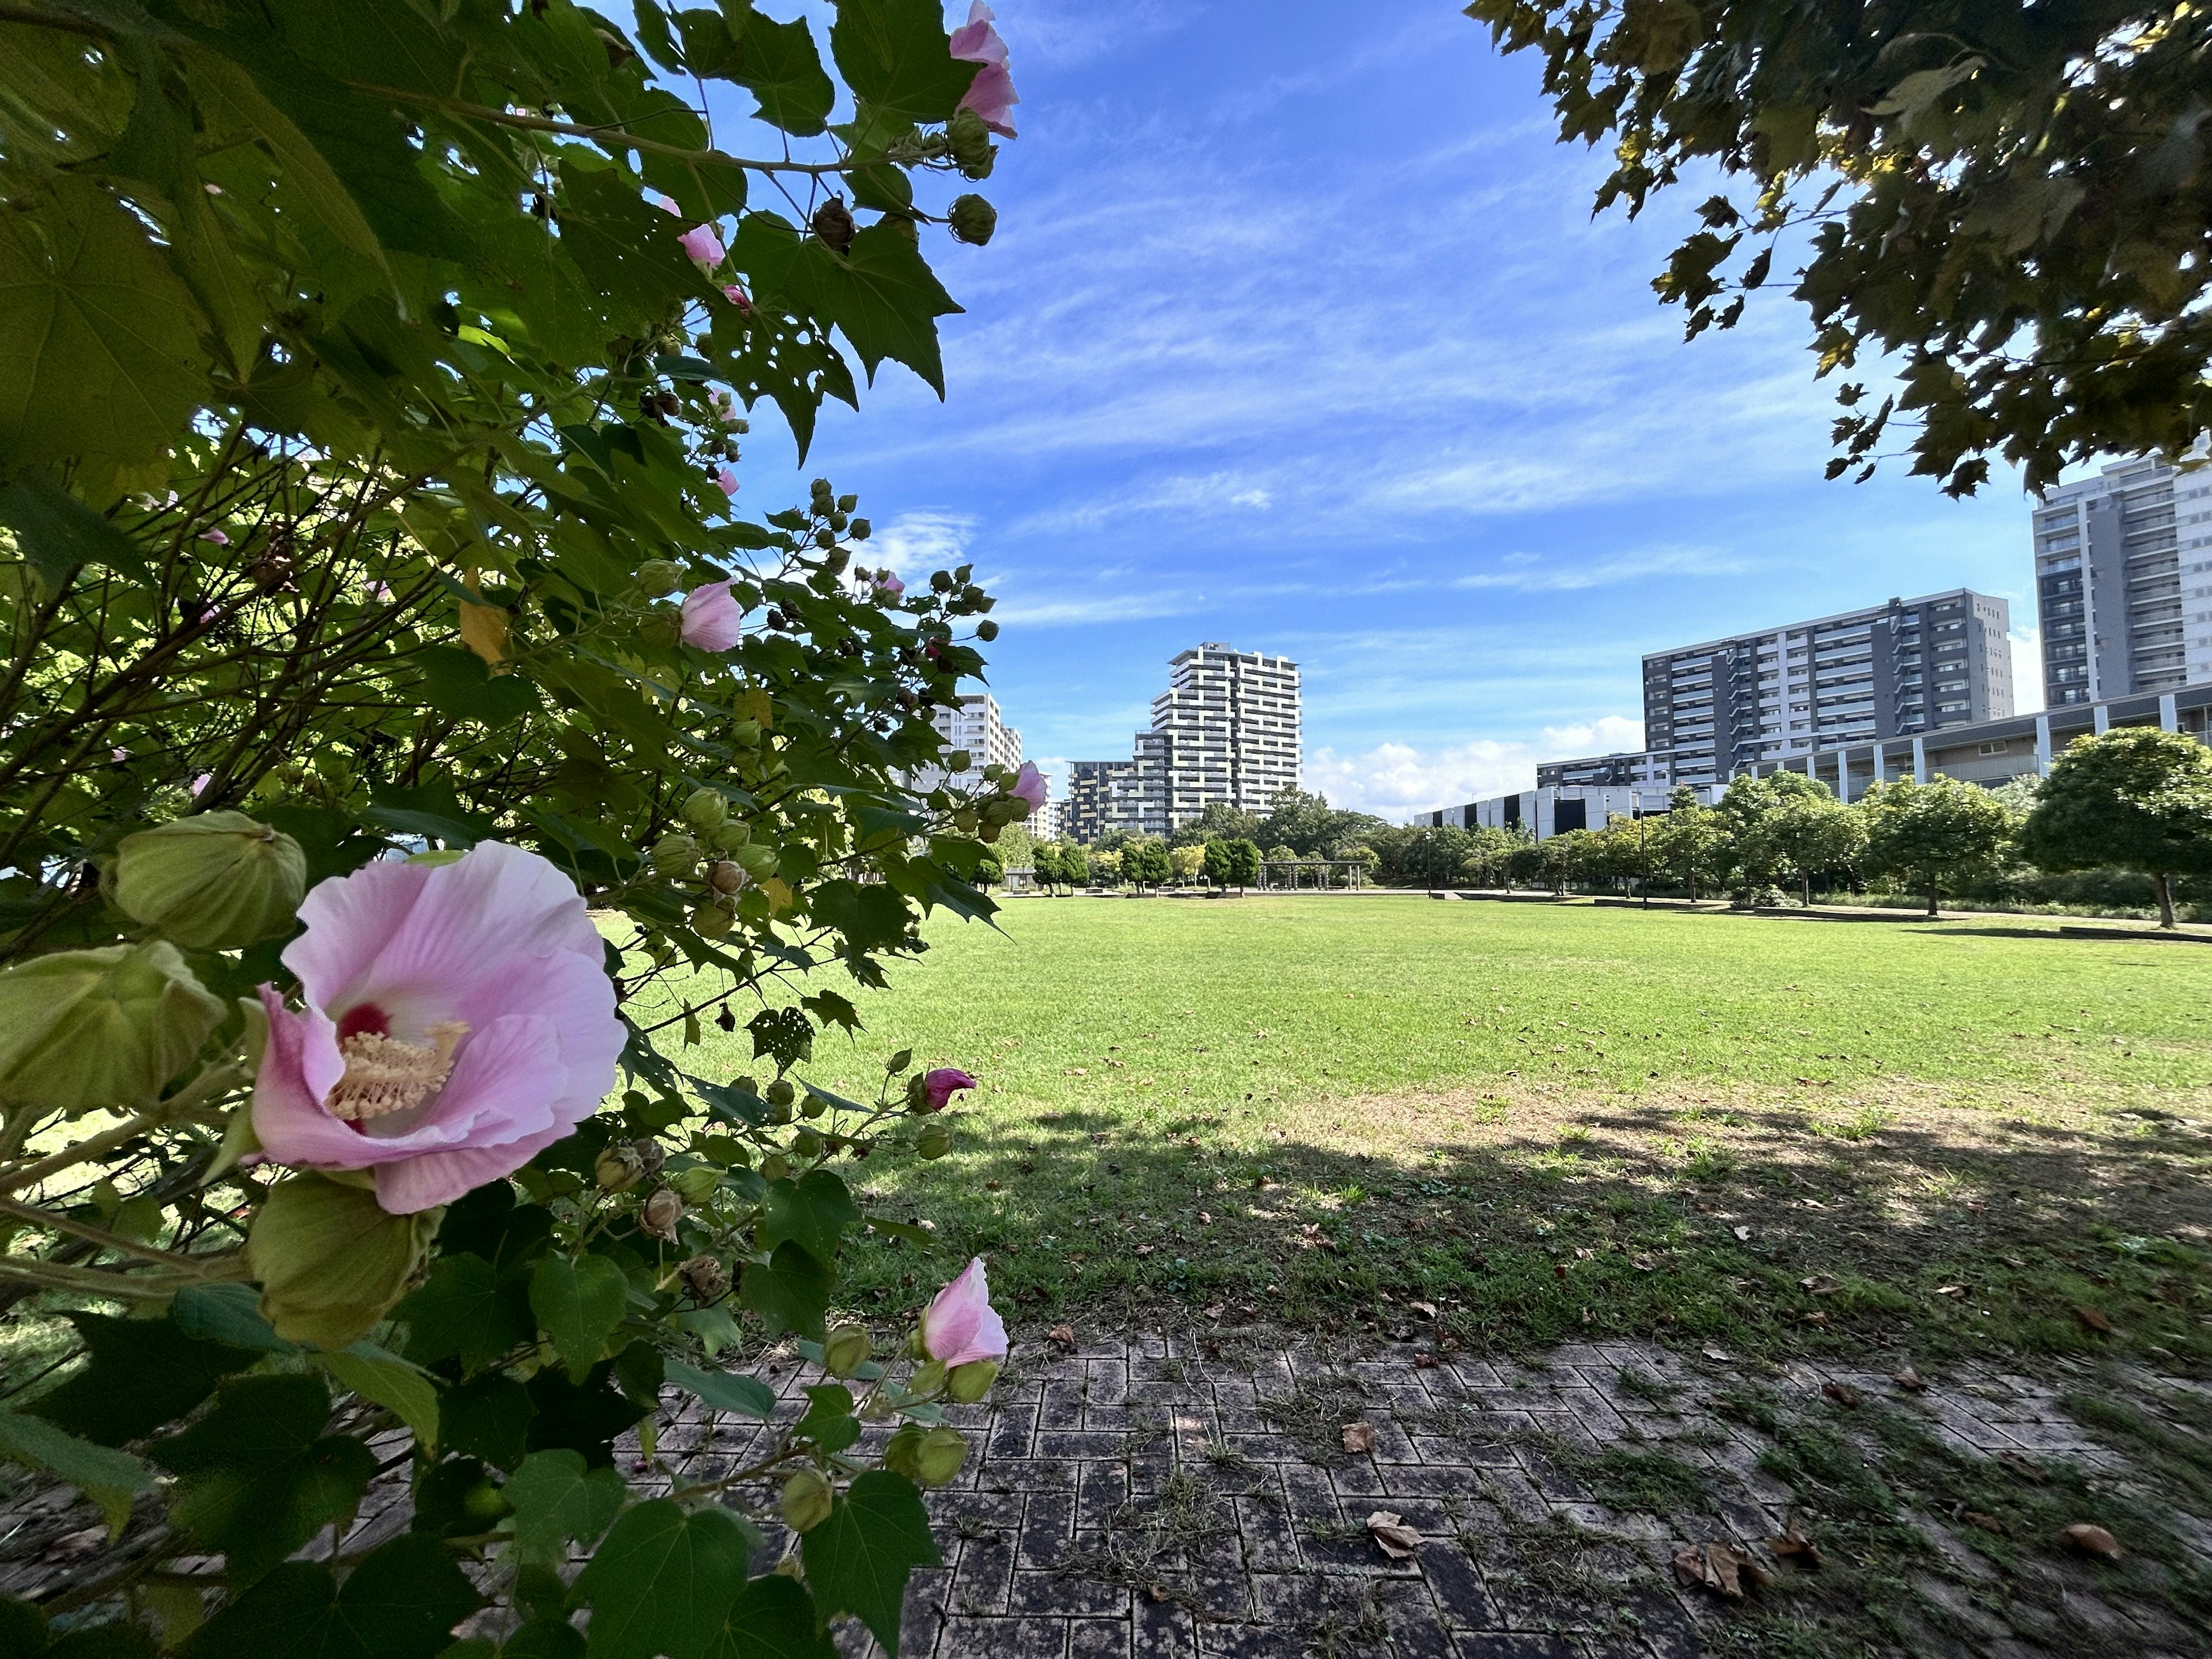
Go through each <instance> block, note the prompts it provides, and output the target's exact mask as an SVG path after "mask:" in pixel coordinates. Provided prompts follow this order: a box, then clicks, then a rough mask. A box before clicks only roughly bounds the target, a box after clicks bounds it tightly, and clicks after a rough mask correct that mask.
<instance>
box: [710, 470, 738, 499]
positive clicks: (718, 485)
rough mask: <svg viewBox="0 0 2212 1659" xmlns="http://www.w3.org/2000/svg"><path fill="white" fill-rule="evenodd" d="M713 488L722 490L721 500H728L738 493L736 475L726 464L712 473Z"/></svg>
mask: <svg viewBox="0 0 2212 1659" xmlns="http://www.w3.org/2000/svg"><path fill="white" fill-rule="evenodd" d="M714 488H715V489H719V490H720V491H721V492H722V499H723V500H725V501H727V500H729V499H730V498H731V497H732V496H733V495H736V494H737V493H738V475H737V474H736V473H735V472H734V471H732V470H731V469H730V468H728V467H724V468H722V470H721V471H719V472H717V473H715V474H714Z"/></svg>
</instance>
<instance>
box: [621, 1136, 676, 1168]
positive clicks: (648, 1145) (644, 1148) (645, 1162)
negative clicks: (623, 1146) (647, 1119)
mask: <svg viewBox="0 0 2212 1659" xmlns="http://www.w3.org/2000/svg"><path fill="white" fill-rule="evenodd" d="M629 1149H630V1151H632V1152H635V1153H636V1154H637V1167H638V1170H639V1172H640V1173H641V1174H643V1175H649V1176H657V1175H659V1173H660V1166H661V1165H662V1164H665V1163H667V1162H668V1149H667V1148H666V1147H665V1146H662V1145H661V1144H660V1143H659V1141H657V1140H655V1139H653V1137H652V1136H651V1135H640V1136H639V1137H638V1138H637V1139H635V1140H633V1141H631V1142H630V1144H629Z"/></svg>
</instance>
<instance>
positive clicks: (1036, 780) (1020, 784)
mask: <svg viewBox="0 0 2212 1659" xmlns="http://www.w3.org/2000/svg"><path fill="white" fill-rule="evenodd" d="M1007 793H1009V794H1011V795H1012V796H1013V797H1014V799H1017V800H1023V801H1027V802H1028V803H1029V808H1030V811H1032V812H1041V811H1043V810H1044V796H1045V786H1044V774H1043V773H1042V772H1040V771H1038V770H1037V769H1036V762H1034V761H1024V762H1023V763H1022V769H1021V770H1020V771H1018V772H1017V773H1015V774H1014V782H1013V787H1012V788H1011V789H1010V790H1008V791H1007Z"/></svg>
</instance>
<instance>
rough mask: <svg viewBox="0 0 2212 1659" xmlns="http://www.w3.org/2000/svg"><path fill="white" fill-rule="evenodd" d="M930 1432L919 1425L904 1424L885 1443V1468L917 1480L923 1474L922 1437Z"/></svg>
mask: <svg viewBox="0 0 2212 1659" xmlns="http://www.w3.org/2000/svg"><path fill="white" fill-rule="evenodd" d="M928 1432H929V1431H928V1430H927V1429H925V1428H923V1427H922V1426H921V1424H919V1423H902V1424H900V1425H899V1426H898V1427H897V1428H896V1430H894V1431H892V1433H891V1437H890V1439H889V1440H886V1441H885V1442H884V1454H883V1456H884V1468H887V1469H889V1470H890V1472H891V1473H892V1474H902V1475H904V1476H905V1477H906V1478H907V1479H908V1480H917V1478H918V1476H919V1475H920V1474H921V1468H920V1458H921V1442H922V1437H924V1436H925V1435H927V1433H928Z"/></svg>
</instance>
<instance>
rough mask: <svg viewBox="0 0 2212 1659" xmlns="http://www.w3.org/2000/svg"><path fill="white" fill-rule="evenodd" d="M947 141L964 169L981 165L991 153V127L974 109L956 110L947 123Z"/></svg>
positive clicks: (954, 158)
mask: <svg viewBox="0 0 2212 1659" xmlns="http://www.w3.org/2000/svg"><path fill="white" fill-rule="evenodd" d="M945 143H946V144H947V145H948V146H950V147H951V151H952V159H953V161H955V162H957V164H958V165H959V166H960V167H961V168H962V169H963V171H964V170H965V169H967V168H969V167H980V166H981V165H982V163H983V161H985V159H986V158H987V157H988V156H989V155H990V154H991V129H990V128H989V127H988V126H987V125H985V124H984V121H983V118H982V117H981V116H980V115H978V114H976V113H975V111H974V110H972V109H958V110H955V111H953V112H952V118H951V120H950V121H947V122H946V123H945Z"/></svg>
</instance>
